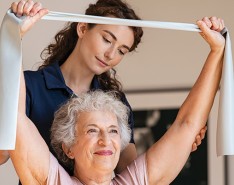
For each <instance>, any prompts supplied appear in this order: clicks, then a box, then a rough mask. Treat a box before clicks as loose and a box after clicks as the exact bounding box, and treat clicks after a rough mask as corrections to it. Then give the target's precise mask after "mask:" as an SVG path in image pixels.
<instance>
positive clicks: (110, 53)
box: [104, 47, 116, 60]
mask: <svg viewBox="0 0 234 185" xmlns="http://www.w3.org/2000/svg"><path fill="white" fill-rule="evenodd" d="M115 53H116V50H115V48H114V47H109V48H108V49H107V50H106V52H105V54H104V56H105V57H106V58H107V59H108V60H113V59H114V58H115Z"/></svg>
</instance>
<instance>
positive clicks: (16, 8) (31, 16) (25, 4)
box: [11, 0, 48, 38]
mask: <svg viewBox="0 0 234 185" xmlns="http://www.w3.org/2000/svg"><path fill="white" fill-rule="evenodd" d="M11 10H12V12H13V13H14V14H15V15H16V16H17V17H22V16H26V18H25V19H24V21H23V24H22V25H21V28H20V34H21V38H22V37H23V35H24V34H25V33H26V32H27V31H28V30H30V28H31V27H32V26H33V25H34V24H35V23H36V22H37V21H38V20H40V19H41V17H43V16H44V15H46V14H47V13H48V10H47V9H46V8H43V7H42V4H41V3H39V2H33V1H32V0H27V1H26V0H21V1H18V2H13V3H12V4H11Z"/></svg>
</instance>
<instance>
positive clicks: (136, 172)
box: [113, 153, 148, 185]
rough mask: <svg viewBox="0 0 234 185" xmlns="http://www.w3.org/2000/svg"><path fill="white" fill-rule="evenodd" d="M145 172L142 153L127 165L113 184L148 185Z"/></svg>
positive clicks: (144, 160)
mask: <svg viewBox="0 0 234 185" xmlns="http://www.w3.org/2000/svg"><path fill="white" fill-rule="evenodd" d="M146 170H147V168H146V159H145V153H144V154H142V155H140V156H139V157H138V158H137V159H136V160H134V161H133V162H132V163H131V164H130V165H128V166H127V168H126V169H125V170H124V171H123V172H121V173H120V174H118V175H116V177H115V178H114V179H113V182H114V184H124V182H128V183H129V185H141V184H145V185H148V179H147V171H146Z"/></svg>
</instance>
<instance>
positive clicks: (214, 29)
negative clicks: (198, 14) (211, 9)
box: [197, 16, 225, 51]
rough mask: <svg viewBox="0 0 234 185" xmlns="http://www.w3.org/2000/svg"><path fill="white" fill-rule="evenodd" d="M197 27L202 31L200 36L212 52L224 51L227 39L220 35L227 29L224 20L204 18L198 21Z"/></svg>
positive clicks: (213, 17)
mask: <svg viewBox="0 0 234 185" xmlns="http://www.w3.org/2000/svg"><path fill="white" fill-rule="evenodd" d="M197 25H198V27H199V28H200V29H201V31H202V32H201V33H200V35H201V36H202V37H203V38H204V39H205V40H206V42H207V43H208V44H209V45H210V48H211V50H212V51H216V50H220V49H221V50H223V48H224V46H225V39H224V37H223V36H222V35H221V34H220V32H221V31H222V30H223V29H224V27H225V25H224V21H223V19H221V18H218V17H215V16H212V17H210V18H208V17H204V18H203V19H202V20H199V21H197Z"/></svg>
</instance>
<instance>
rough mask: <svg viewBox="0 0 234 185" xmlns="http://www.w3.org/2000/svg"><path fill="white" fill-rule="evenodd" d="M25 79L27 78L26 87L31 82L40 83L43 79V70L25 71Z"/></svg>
mask: <svg viewBox="0 0 234 185" xmlns="http://www.w3.org/2000/svg"><path fill="white" fill-rule="evenodd" d="M24 78H25V83H26V85H27V84H28V83H29V82H30V81H32V80H33V81H39V80H42V79H43V73H42V70H38V71H29V70H27V71H24Z"/></svg>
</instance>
